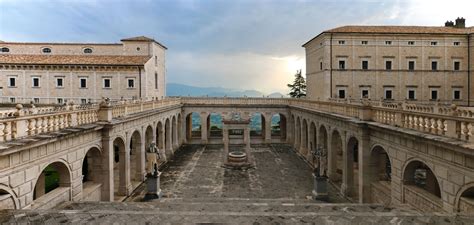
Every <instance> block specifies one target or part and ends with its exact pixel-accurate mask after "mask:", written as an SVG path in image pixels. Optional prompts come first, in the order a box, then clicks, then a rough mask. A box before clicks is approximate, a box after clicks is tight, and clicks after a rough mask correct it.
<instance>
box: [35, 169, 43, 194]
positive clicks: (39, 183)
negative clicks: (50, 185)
mask: <svg viewBox="0 0 474 225" xmlns="http://www.w3.org/2000/svg"><path fill="white" fill-rule="evenodd" d="M44 179H45V178H44V173H43V172H41V174H40V175H39V177H38V181H36V186H35V195H36V198H39V197H41V196H43V195H44V192H45V180H44Z"/></svg>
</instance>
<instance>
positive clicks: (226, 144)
mask: <svg viewBox="0 0 474 225" xmlns="http://www.w3.org/2000/svg"><path fill="white" fill-rule="evenodd" d="M222 141H223V142H224V163H228V161H229V157H228V156H229V130H228V129H227V127H225V126H224V127H223V128H222Z"/></svg>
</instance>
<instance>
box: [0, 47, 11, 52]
mask: <svg viewBox="0 0 474 225" xmlns="http://www.w3.org/2000/svg"><path fill="white" fill-rule="evenodd" d="M0 52H10V49H9V48H7V47H3V48H2V49H1V51H0Z"/></svg>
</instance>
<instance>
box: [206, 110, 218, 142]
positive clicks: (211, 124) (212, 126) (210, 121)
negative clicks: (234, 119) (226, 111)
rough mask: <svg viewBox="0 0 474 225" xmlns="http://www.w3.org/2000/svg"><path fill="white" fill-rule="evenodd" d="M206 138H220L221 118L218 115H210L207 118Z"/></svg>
mask: <svg viewBox="0 0 474 225" xmlns="http://www.w3.org/2000/svg"><path fill="white" fill-rule="evenodd" d="M207 127H208V128H209V129H208V132H207V136H208V137H209V138H219V139H221V138H222V116H221V115H220V114H218V113H210V114H209V116H207Z"/></svg>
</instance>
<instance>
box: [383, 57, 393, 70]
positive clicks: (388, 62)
mask: <svg viewBox="0 0 474 225" xmlns="http://www.w3.org/2000/svg"><path fill="white" fill-rule="evenodd" d="M388 64H390V68H388V67H387V65H388ZM385 70H386V71H391V70H393V60H390V59H387V60H385Z"/></svg>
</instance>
